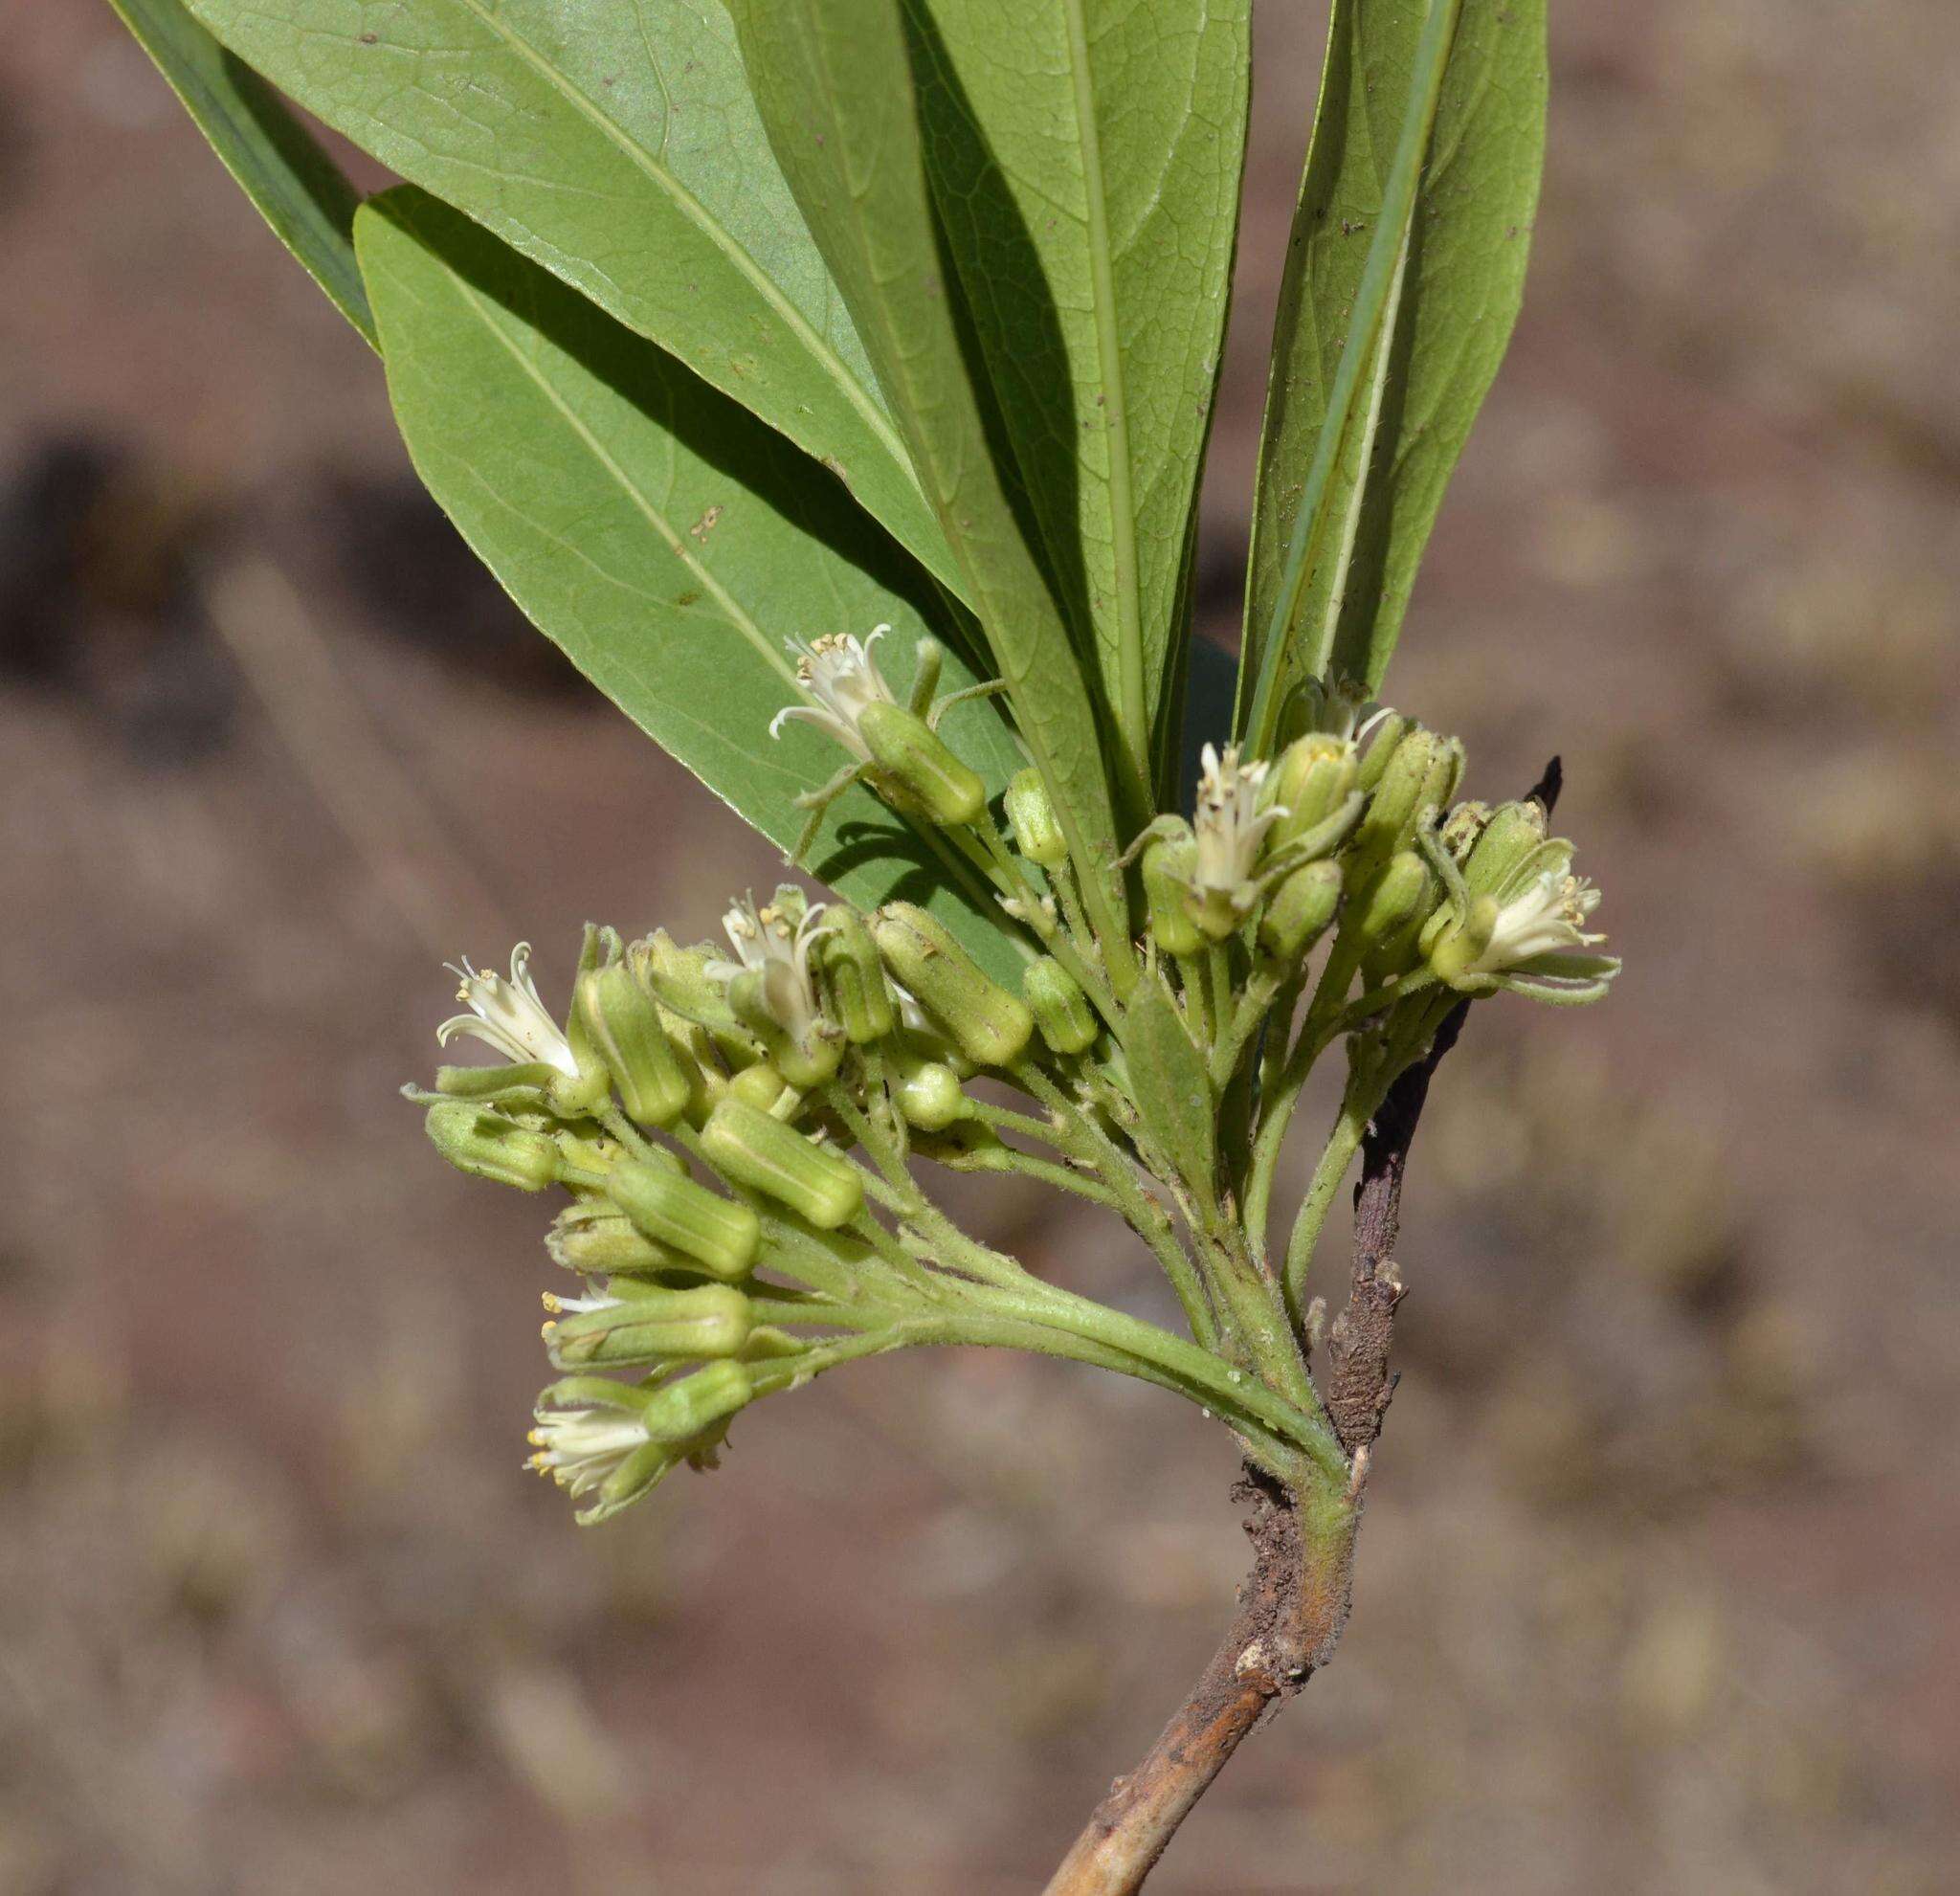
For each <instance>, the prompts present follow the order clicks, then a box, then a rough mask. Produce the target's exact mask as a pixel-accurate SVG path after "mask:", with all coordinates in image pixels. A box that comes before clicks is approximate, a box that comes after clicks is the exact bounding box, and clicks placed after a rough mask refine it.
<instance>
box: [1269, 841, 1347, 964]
mask: <svg viewBox="0 0 1960 1896" xmlns="http://www.w3.org/2000/svg"><path fill="white" fill-rule="evenodd" d="M1341 881H1342V876H1341V865H1340V863H1339V862H1336V861H1322V862H1309V863H1307V864H1306V866H1305V867H1304V868H1302V869H1296V870H1294V872H1293V873H1292V874H1291V875H1290V876H1288V877H1287V878H1286V880H1285V881H1282V882H1281V884H1280V886H1279V887H1278V888H1277V889H1275V890H1274V891H1273V894H1272V897H1271V899H1270V900H1269V901H1268V902H1267V903H1266V907H1265V912H1264V914H1262V915H1261V916H1260V917H1259V947H1260V948H1262V949H1264V951H1265V952H1266V953H1267V954H1269V955H1271V956H1272V957H1273V959H1274V960H1275V961H1279V962H1281V963H1286V964H1291V963H1293V962H1296V961H1298V960H1299V959H1300V957H1301V956H1302V955H1303V954H1304V953H1305V952H1306V951H1307V949H1309V948H1312V947H1313V945H1314V943H1315V942H1317V941H1319V940H1320V938H1321V936H1322V935H1323V934H1325V932H1326V928H1327V925H1328V924H1329V923H1331V922H1332V921H1333V919H1334V914H1335V911H1336V910H1337V909H1338V908H1339V907H1340V906H1341Z"/></svg>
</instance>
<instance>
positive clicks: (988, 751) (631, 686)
mask: <svg viewBox="0 0 1960 1896" xmlns="http://www.w3.org/2000/svg"><path fill="white" fill-rule="evenodd" d="M354 229H355V242H356V246H357V249H358V252H359V256H360V261H361V267H362V270H363V272H364V274H365V276H366V279H367V290H368V294H369V296H370V297H371V298H372V299H373V303H374V310H375V314H376V317H377V319H378V321H379V323H380V329H381V342H382V351H383V360H384V361H385V362H386V364H387V367H388V382H389V393H390V397H391V399H392V401H393V403H394V411H395V416H396V419H397V420H398V421H399V422H400V424H401V430H402V434H403V436H404V437H405V438H406V440H407V442H408V445H409V453H410V455H411V457H412V458H413V460H414V463H415V469H416V472H417V473H418V474H420V476H421V477H422V480H424V482H425V483H426V484H427V486H428V488H429V490H430V492H431V493H432V494H434V496H435V498H436V500H437V501H438V502H441V504H442V506H443V508H444V510H445V511H446V512H447V513H448V514H449V516H450V518H451V519H452V520H454V521H455V522H456V524H457V527H458V528H459V529H460V530H461V532H462V535H463V537H464V538H465V539H466V540H467V541H468V542H469V543H470V545H471V546H472V547H474V548H475V550H476V551H477V553H478V554H479V556H480V557H481V558H482V560H483V561H484V563H485V564H486V565H487V566H488V567H489V568H490V569H491V570H492V571H493V572H494V573H496V575H497V577H498V578H499V579H500V580H501V582H502V583H503V585H504V586H505V587H506V588H507V589H508V591H510V594H511V596H512V597H513V598H514V599H515V600H516V601H517V603H518V604H519V605H520V606H521V607H522V608H523V610H524V612H525V613H528V614H529V616H530V617H531V619H532V620H533V621H535V623H536V624H537V625H538V626H539V628H540V629H541V630H542V631H543V632H545V633H546V635H547V636H549V637H550V638H551V639H552V640H553V641H554V642H555V643H556V644H558V645H559V646H561V647H562V648H563V649H564V651H565V652H566V653H567V654H568V657H569V658H571V660H572V661H573V663H574V664H576V665H577V666H578V667H579V669H580V670H581V671H583V672H584V673H585V674H586V676H587V677H588V678H590V680H592V682H593V683H594V684H596V685H597V686H598V687H599V689H600V690H601V691H603V692H604V693H605V694H606V695H607V696H608V697H609V698H611V699H612V702H613V703H616V704H617V705H619V707H620V708H621V709H622V710H624V711H625V712H626V713H627V715H628V716H630V717H631V718H632V719H633V720H634V722H635V724H637V725H639V726H640V727H641V728H642V729H643V730H645V731H646V732H647V733H648V734H649V735H650V736H651V737H653V738H654V739H655V740H656V741H657V743H658V744H660V745H661V746H662V747H664V748H665V749H667V750H669V751H671V752H672V753H673V755H674V756H676V757H677V758H679V760H680V762H681V763H683V764H684V765H686V766H687V768H688V769H689V770H692V771H693V772H694V773H695V774H696V775H697V776H698V777H700V778H701V779H702V782H703V783H705V784H706V785H707V786H708V788H709V789H711V790H713V791H714V792H717V793H718V794H719V795H721V796H722V797H723V798H724V799H725V800H726V801H727V802H728V803H729V804H730V805H731V806H732V807H733V808H734V809H735V810H737V811H738V812H740V813H741V814H742V815H744V816H745V817H746V818H747V819H748V821H749V822H751V823H753V824H754V825H755V827H756V828H757V829H759V830H761V831H762V832H763V834H764V835H766V836H770V837H773V838H774V839H775V840H776V841H777V842H779V843H782V844H784V845H785V846H786V847H787V846H790V845H791V844H793V842H794V841H795V839H796V836H797V835H798V833H799V832H800V830H801V829H802V827H803V822H804V813H803V812H802V811H800V810H798V809H796V808H795V807H794V803H793V799H794V798H795V797H796V796H797V795H798V794H799V793H801V792H805V791H809V790H813V789H815V788H817V787H818V786H819V785H821V784H822V783H824V782H825V780H826V779H827V778H829V777H830V776H831V774H832V773H833V771H835V770H836V769H837V767H838V766H839V765H840V764H841V763H843V762H845V761H847V760H846V759H845V757H844V753H843V752H842V750H841V749H840V748H839V747H837V746H836V745H835V743H833V742H831V741H830V740H829V739H827V738H826V737H824V736H823V735H822V734H821V733H820V732H818V731H815V730H813V729H812V728H810V727H809V726H808V725H802V724H795V725H789V726H786V727H785V729H784V732H783V735H782V737H781V739H780V740H779V741H776V742H771V741H770V739H769V737H768V723H769V720H770V718H771V717H772V716H773V714H774V713H775V712H776V711H777V710H778V709H780V708H781V707H782V706H783V705H785V704H789V703H794V702H797V699H798V692H797V688H796V684H795V680H794V675H793V671H792V669H791V661H790V658H789V657H788V656H787V655H786V653H785V651H784V641H785V639H786V637H788V636H791V635H800V634H807V633H808V632H810V631H811V630H812V629H813V627H814V628H817V629H824V628H835V627H845V626H848V627H853V628H856V629H858V630H859V631H865V630H868V629H869V628H870V627H871V626H872V625H873V624H874V623H877V622H880V621H888V622H889V623H890V624H891V625H892V627H893V636H892V637H891V638H890V639H889V640H888V641H887V642H886V643H885V644H884V645H883V646H881V647H880V657H884V656H885V655H887V654H890V655H892V658H893V659H894V660H896V662H895V663H894V666H893V670H894V672H895V673H896V676H895V677H894V679H893V682H894V687H895V688H896V689H898V690H899V691H901V692H902V691H903V689H904V687H905V685H906V683H907V682H908V679H909V674H908V670H907V667H906V663H905V661H904V659H903V658H902V657H900V656H899V655H902V654H904V653H905V652H907V651H908V650H909V648H910V647H911V645H912V644H913V643H914V641H915V640H916V639H917V638H918V636H920V634H921V633H922V632H924V631H925V630H926V629H927V628H928V624H929V622H930V618H931V615H932V613H934V612H935V611H936V610H938V601H937V598H936V595H935V593H934V591H933V588H932V586H931V582H930V581H929V580H928V579H927V577H926V576H925V574H924V572H922V571H921V570H920V569H918V568H917V567H915V566H914V565H913V564H912V563H911V562H910V561H909V560H907V559H906V558H905V557H904V555H903V554H902V553H901V552H899V550H898V549H897V548H896V547H894V546H892V544H891V542H890V541H889V540H887V539H886V538H885V537H884V536H883V535H882V534H881V533H880V532H879V530H878V529H877V527H876V526H875V525H874V524H872V523H871V522H870V521H869V520H867V519H866V518H865V517H864V515H863V514H862V513H861V512H860V511H859V510H858V509H857V507H856V506H854V505H853V504H852V502H851V500H850V498H849V496H848V495H846V494H845V492H844V490H843V489H842V487H841V486H839V485H838V484H837V482H836V481H835V480H833V479H832V478H831V476H830V475H828V474H827V473H825V472H824V470H823V469H821V468H820V467H818V466H817V465H816V464H815V463H814V462H813V461H811V460H810V459H809V458H808V457H805V456H803V455H801V454H799V453H798V452H797V451H796V450H795V449H793V448H791V446H790V445H789V443H787V442H786V441H785V440H784V439H783V438H782V437H781V436H780V435H776V434H775V433H773V432H772V431H770V430H769V429H767V428H765V427H763V426H762V425H761V424H760V423H759V422H757V421H756V420H754V419H753V418H752V417H751V416H750V415H748V414H747V413H745V412H744V411H743V410H741V409H740V408H738V407H736V406H735V404H734V403H732V402H730V401H729V400H727V399H726V398H725V397H724V396H723V395H721V394H718V393H717V392H716V391H715V390H712V389H710V388H709V387H708V386H707V385H706V384H705V383H704V382H702V381H701V380H700V379H699V378H698V377H696V376H694V375H692V374H690V373H689V372H688V371H687V369H685V368H682V367H681V366H680V365H679V363H677V362H675V361H674V359H673V358H672V357H671V356H669V355H667V354H666V353H665V352H664V351H662V350H660V349H658V348H656V347H655V346H653V345H651V344H649V343H647V342H645V341H644V340H643V339H641V338H639V337H636V336H635V335H633V334H632V333H631V332H630V331H628V330H626V329H624V328H622V327H621V326H620V325H619V324H618V323H614V322H613V321H612V318H610V317H609V316H607V315H606V314H605V313H604V312H603V311H601V310H599V309H598V308H597V307H595V306H594V305H593V304H592V303H590V302H589V301H587V300H586V299H584V298H583V297H580V296H578V295H576V294H575V293H574V292H572V291H571V290H569V289H568V288H566V287H565V286H564V285H563V284H562V283H560V282H559V281H558V280H557V279H555V278H553V277H551V276H549V275H548V274H546V272H545V271H543V270H542V269H540V268H538V267H537V266H536V265H534V264H532V263H529V262H527V261H526V260H525V259H524V258H523V257H519V256H518V255H517V254H516V253H515V252H514V251H512V250H511V249H510V248H509V247H508V246H507V245H505V244H503V243H502V242H501V241H500V240H499V239H498V238H497V237H495V236H493V235H491V234H489V233H488V232H486V231H484V230H483V229H482V228H481V227H480V226H479V225H476V224H473V223H471V222H470V221H468V220H467V219H466V218H464V217H462V216H460V215H458V214H457V212H454V211H452V210H450V209H449V208H448V207H446V206H444V205H441V204H439V203H437V202H436V201H435V200H434V199H433V198H431V197H429V196H428V195H426V194H425V193H424V192H422V191H419V190H414V189H412V188H407V189H403V190H394V191H390V192H388V193H387V194H386V195H384V196H382V197H378V198H375V199H372V200H371V201H370V202H369V203H368V204H367V206H366V207H365V208H364V209H363V210H362V212H361V213H360V216H359V217H358V219H357V220H356V223H355V227H354ZM969 681H970V674H969V673H967V672H965V671H964V670H963V669H962V668H960V667H959V666H958V665H957V664H956V663H955V662H952V661H950V660H949V661H948V664H947V685H948V686H949V687H953V688H957V687H958V686H960V685H963V684H966V683H968V682H969ZM944 731H945V734H946V736H947V740H948V741H949V742H950V743H951V744H952V745H953V746H954V747H955V748H956V749H957V750H958V751H959V752H960V754H961V755H962V756H964V757H965V758H966V759H967V760H968V761H969V763H970V764H971V765H972V766H973V768H974V769H975V770H979V771H980V773H981V775H982V776H983V777H984V778H985V779H986V781H987V785H988V789H989V792H990V794H997V793H998V792H1000V791H1001V790H1002V789H1003V788H1004V787H1005V785H1006V781H1007V778H1008V777H1009V776H1010V775H1011V774H1012V773H1013V770H1015V769H1016V768H1018V766H1019V763H1020V757H1019V752H1018V750H1017V748H1016V747H1015V745H1014V742H1013V734H1012V733H1011V732H1010V731H1009V729H1008V728H1007V726H1006V725H1005V723H1004V721H1003V720H1002V719H1001V717H1000V716H999V714H998V712H997V711H996V710H995V709H994V707H993V706H992V705H991V703H985V702H973V703H968V704H966V705H963V706H960V707H958V708H957V709H955V710H954V711H953V712H951V713H950V714H949V715H948V716H947V721H946V724H945V726H944ZM649 820H650V821H651V822H653V823H654V824H655V825H656V826H657V827H658V826H659V825H661V824H662V823H663V822H671V821H672V820H674V819H673V818H671V817H663V815H662V814H661V813H658V812H654V813H650V816H649ZM932 840H933V842H940V843H941V846H942V847H943V842H941V839H939V838H937V837H935V838H933V839H932ZM811 862H812V866H813V870H814V872H815V873H816V874H817V875H819V876H821V877H822V878H823V880H824V881H827V882H829V883H830V884H831V885H832V886H833V887H834V888H835V889H836V890H837V891H838V892H839V893H840V894H843V895H846V896H848V897H850V898H851V899H852V900H854V901H856V902H858V903H865V904H869V903H877V902H880V901H882V900H884V899H885V898H886V897H887V896H890V895H893V894H895V893H902V894H903V895H905V896H906V897H907V898H908V899H910V900H912V901H915V902H919V903H923V904H924V905H925V906H926V907H928V908H930V909H931V910H932V911H933V913H935V914H936V915H938V916H940V917H941V918H942V919H943V920H944V921H945V922H946V924H947V926H948V927H951V928H952V929H954V930H955V931H956V932H957V933H958V935H959V937H960V939H961V941H962V942H963V943H964V944H965V945H966V946H967V947H968V948H969V949H970V950H971V951H972V952H973V953H974V954H975V955H976V956H977V957H979V958H980V959H981V961H982V962H983V963H984V964H985V965H987V966H988V967H989V969H990V970H991V971H993V972H994V973H996V974H1002V973H1005V974H1006V975H1007V976H1008V978H1010V979H1016V978H1017V974H1016V972H1015V970H1016V967H1017V964H1016V962H1015V959H1014V955H1013V948H1012V946H1011V944H1010V943H1009V941H1008V938H1007V932H1006V931H1005V930H1003V929H1002V928H1001V926H1000V924H999V919H998V911H997V909H996V908H995V906H994V904H993V903H992V902H991V899H990V898H989V897H988V896H987V895H986V894H985V892H984V891H981V890H979V889H978V888H977V886H976V885H974V884H972V882H971V881H970V872H962V871H960V870H956V869H955V868H954V867H952V866H949V864H948V862H947V860H946V859H942V857H941V856H940V855H939V854H938V853H937V852H936V850H935V849H934V848H933V847H932V846H931V844H930V843H928V842H926V841H924V840H922V839H921V838H920V837H919V836H917V835H915V833H914V832H913V831H912V830H911V829H910V828H909V827H907V826H906V825H904V824H902V822H900V821H899V820H898V819H897V818H896V817H894V816H893V815H892V814H891V813H890V812H889V811H887V810H886V809H885V807H884V806H883V805H882V804H881V803H880V802H879V801H878V800H877V799H876V798H875V797H873V796H872V795H870V794H869V793H868V792H864V791H862V790H856V789H854V790H852V791H851V792H848V793H847V794H846V795H845V796H843V797H841V798H840V799H839V800H838V801H837V802H836V803H835V805H833V806H832V809H831V814H830V816H829V818H828V820H827V821H826V823H825V825H824V829H823V832H822V835H821V836H820V838H819V840H818V842H817V844H816V846H815V848H814V850H813V854H812V857H811Z"/></svg>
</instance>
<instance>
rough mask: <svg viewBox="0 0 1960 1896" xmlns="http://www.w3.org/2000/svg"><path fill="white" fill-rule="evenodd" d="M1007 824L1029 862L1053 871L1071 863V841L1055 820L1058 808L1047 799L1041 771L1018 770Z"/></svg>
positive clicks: (1010, 792) (1011, 788)
mask: <svg viewBox="0 0 1960 1896" xmlns="http://www.w3.org/2000/svg"><path fill="white" fill-rule="evenodd" d="M1007 824H1008V828H1009V829H1010V830H1012V831H1013V837H1014V847H1015V848H1016V849H1018V850H1019V851H1020V852H1021V854H1022V855H1023V856H1025V857H1026V858H1027V859H1028V860H1029V861H1030V862H1038V863H1039V864H1040V865H1041V866H1042V868H1044V869H1053V868H1056V867H1057V866H1058V864H1060V863H1063V862H1066V861H1067V860H1068V839H1067V838H1066V837H1065V836H1063V835H1062V833H1061V825H1060V824H1059V823H1058V822H1057V821H1056V820H1055V805H1054V804H1052V803H1051V802H1050V801H1049V800H1048V786H1047V785H1046V784H1044V783H1043V782H1042V781H1041V772H1040V771H1039V770H1034V769H1032V768H1031V769H1029V770H1019V771H1016V772H1015V774H1014V777H1013V781H1012V782H1011V783H1010V784H1009V785H1008V787H1007Z"/></svg>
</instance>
